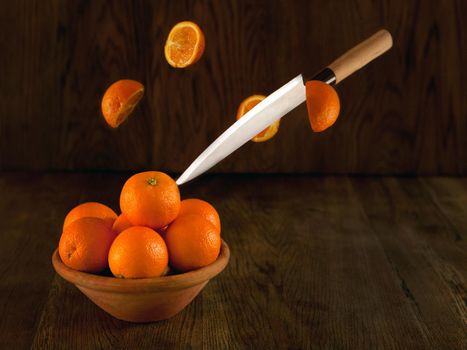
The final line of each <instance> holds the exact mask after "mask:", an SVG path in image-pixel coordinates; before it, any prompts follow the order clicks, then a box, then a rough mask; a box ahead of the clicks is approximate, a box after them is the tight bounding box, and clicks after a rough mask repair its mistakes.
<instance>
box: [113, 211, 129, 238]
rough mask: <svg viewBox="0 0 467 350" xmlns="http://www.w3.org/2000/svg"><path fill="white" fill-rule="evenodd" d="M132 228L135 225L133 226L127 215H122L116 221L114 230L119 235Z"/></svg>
mask: <svg viewBox="0 0 467 350" xmlns="http://www.w3.org/2000/svg"><path fill="white" fill-rule="evenodd" d="M131 226H133V225H132V224H131V222H130V220H128V219H127V217H126V216H125V215H123V214H120V215H119V216H118V218H117V219H116V220H115V221H114V224H113V226H112V230H113V231H114V232H115V233H116V234H119V233H120V232H122V231H124V230H126V229H127V228H130V227H131Z"/></svg>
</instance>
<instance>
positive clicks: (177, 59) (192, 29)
mask: <svg viewBox="0 0 467 350" xmlns="http://www.w3.org/2000/svg"><path fill="white" fill-rule="evenodd" d="M204 46H205V41H204V34H203V32H202V30H201V28H200V27H199V26H198V25H197V24H196V23H193V22H189V21H184V22H180V23H177V24H176V25H175V26H174V27H173V28H172V29H171V30H170V33H169V36H168V38H167V41H166V43H165V47H164V53H165V58H166V60H167V62H168V63H169V64H170V65H171V66H172V67H175V68H185V67H188V66H190V65H192V64H193V63H195V62H197V61H198V60H199V59H200V58H201V56H202V55H203V52H204Z"/></svg>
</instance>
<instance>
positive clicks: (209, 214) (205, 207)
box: [178, 198, 221, 234]
mask: <svg viewBox="0 0 467 350" xmlns="http://www.w3.org/2000/svg"><path fill="white" fill-rule="evenodd" d="M187 214H195V215H201V216H202V217H203V218H205V219H206V220H208V221H209V222H210V223H211V224H213V225H214V227H215V228H216V230H217V231H218V233H219V234H220V233H221V219H220V218H219V214H218V213H217V211H216V209H214V207H213V206H212V205H211V204H209V203H208V202H206V201H203V200H201V199H195V198H190V199H184V200H182V203H181V205H180V213H179V214H178V217H181V216H183V215H187Z"/></svg>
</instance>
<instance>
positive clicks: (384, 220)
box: [0, 173, 467, 349]
mask: <svg viewBox="0 0 467 350" xmlns="http://www.w3.org/2000/svg"><path fill="white" fill-rule="evenodd" d="M127 176H128V174H111V173H108V174H98V173H90V174H71V173H69V174H66V173H63V174H58V173H55V174H37V173H4V174H2V175H0V212H1V213H2V216H1V220H0V233H1V244H0V273H1V279H0V286H1V287H0V310H1V315H2V316H1V317H0V346H1V348H8V349H12V348H29V347H31V346H32V347H33V348H66V349H73V348H76V349H78V348H79V349H87V348H113V347H119V348H120V347H121V348H148V347H152V348H161V349H169V348H206V349H227V348H234V349H247V348H256V349H263V348H264V349H278V348H294V349H302V348H317V349H318V348H319V349H320V348H325V349H407V348H415V349H416V348H419V349H462V348H463V349H466V347H467V336H466V330H467V323H466V322H467V312H466V301H467V296H466V290H467V283H466V279H467V243H466V242H467V179H465V178H439V177H436V178H394V177H383V178H378V177H365V178H354V177H312V176H246V175H240V176H238V175H235V176H232V175H209V176H205V177H203V178H201V179H199V180H197V181H195V182H193V183H191V184H188V185H186V186H184V187H183V188H182V194H183V196H184V197H189V196H196V197H199V198H203V199H206V200H208V201H210V202H212V203H213V204H214V205H215V206H216V207H217V208H218V210H219V212H220V215H221V218H222V225H223V231H222V235H223V237H224V239H225V240H226V241H227V242H228V243H229V245H230V247H231V251H232V257H231V261H230V264H229V266H228V267H227V269H226V270H225V271H224V272H223V273H222V274H221V275H219V276H218V277H217V278H216V279H214V280H213V281H211V282H210V283H209V284H208V286H207V287H206V288H205V289H204V291H203V292H202V293H201V294H200V295H199V296H198V297H197V298H196V299H195V300H194V302H193V303H192V304H191V305H189V306H188V307H187V308H186V309H185V310H184V311H183V312H181V313H180V314H178V315H177V316H175V317H174V318H173V319H171V320H169V321H165V322H159V323H153V324H132V323H127V322H123V321H119V320H117V319H114V318H112V317H111V316H109V315H107V314H106V313H105V312H103V311H101V310H100V309H99V308H97V307H96V306H95V305H94V304H92V303H91V302H90V301H89V300H88V299H87V298H86V297H85V296H84V295H83V294H81V293H80V292H79V291H78V290H77V289H76V288H75V287H74V286H72V285H70V284H68V283H67V282H65V281H64V280H63V279H61V278H60V277H58V276H57V275H56V274H55V273H54V271H53V269H52V265H51V262H50V256H51V254H52V251H53V250H54V248H55V247H56V246H57V242H58V239H59V235H60V229H61V225H62V220H63V218H64V216H65V214H66V213H67V211H68V210H69V209H70V208H71V207H73V206H74V205H76V204H77V203H79V202H83V201H89V200H96V201H102V202H105V203H108V204H109V205H111V206H113V207H114V208H118V206H117V203H118V196H119V189H120V187H121V185H122V184H123V182H124V180H125V179H126V177H127Z"/></svg>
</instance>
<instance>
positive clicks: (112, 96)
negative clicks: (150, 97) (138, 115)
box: [101, 79, 144, 128]
mask: <svg viewBox="0 0 467 350" xmlns="http://www.w3.org/2000/svg"><path fill="white" fill-rule="evenodd" d="M143 94H144V86H143V85H142V84H141V83H139V82H137V81H135V80H129V79H123V80H119V81H117V82H115V83H113V84H112V85H110V86H109V88H108V89H107V90H106V92H105V94H104V97H103V98H102V103H101V108H102V114H103V116H104V118H105V121H106V122H107V124H109V125H110V126H111V127H112V128H117V127H118V126H119V125H120V124H121V123H123V122H124V121H125V120H126V119H127V118H128V116H129V115H130V114H131V112H132V111H133V109H134V108H135V107H136V105H137V104H138V102H139V100H141V98H142V97H143Z"/></svg>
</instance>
